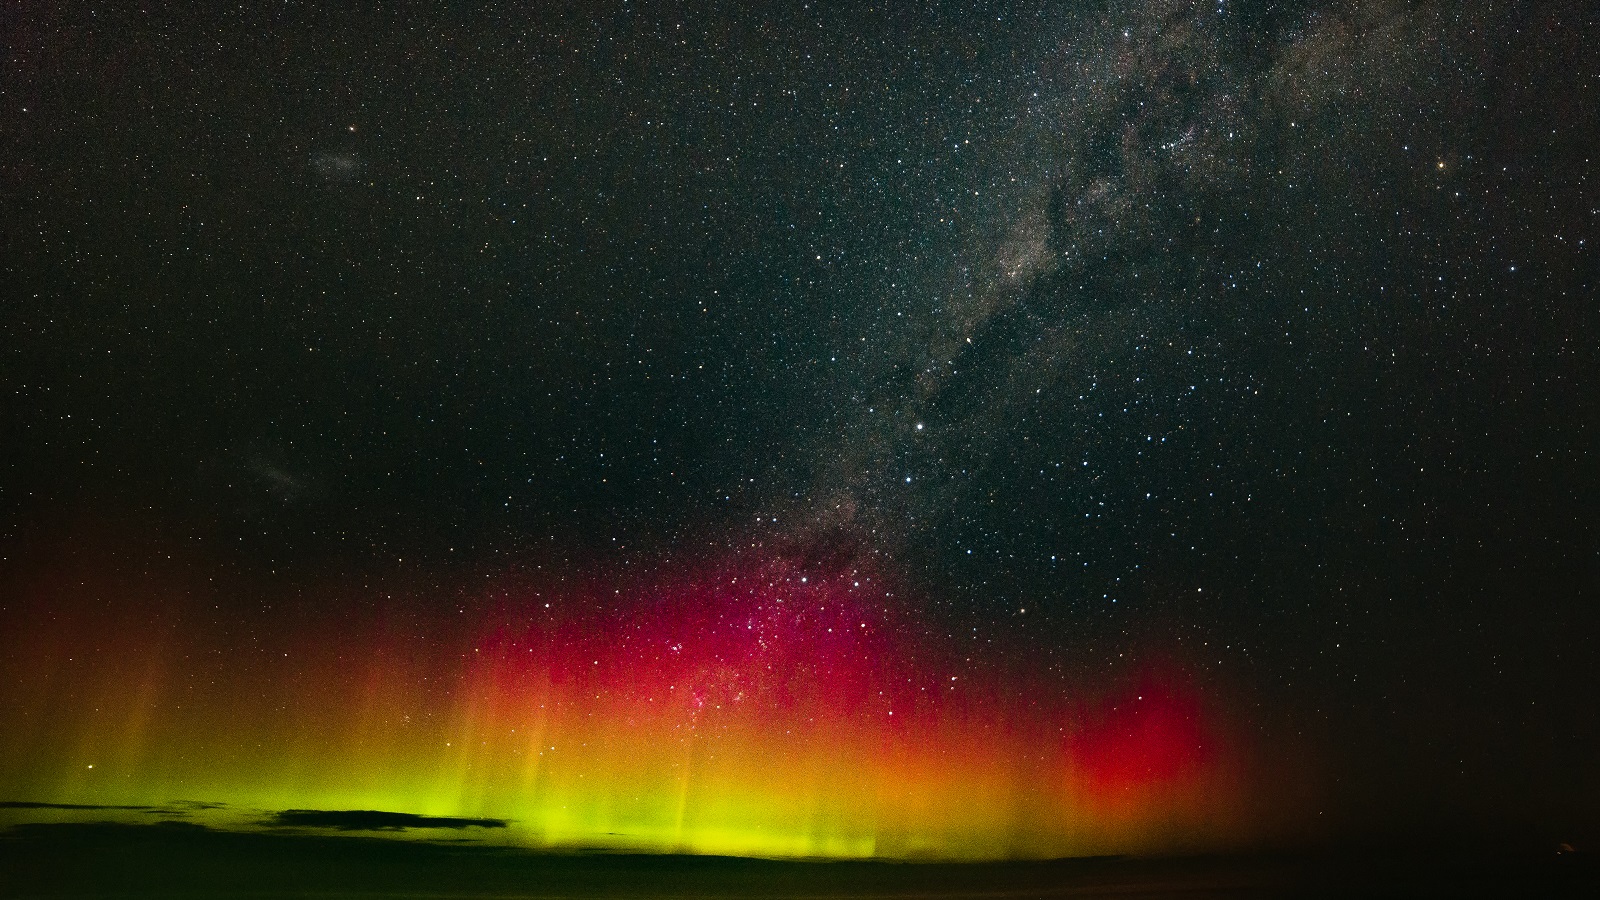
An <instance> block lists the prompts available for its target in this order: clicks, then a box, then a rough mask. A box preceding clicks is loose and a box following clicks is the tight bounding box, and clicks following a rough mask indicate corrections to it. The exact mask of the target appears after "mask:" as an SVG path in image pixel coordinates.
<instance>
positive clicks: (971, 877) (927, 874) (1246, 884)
mask: <svg viewBox="0 0 1600 900" xmlns="http://www.w3.org/2000/svg"><path fill="white" fill-rule="evenodd" d="M0 896H5V897H157V896H159V897H179V898H190V897H261V898H267V897H371V898H378V897H394V898H445V897H452V898H507V900H509V898H575V900H576V898H591V897H592V898H640V900H643V898H652V897H666V898H690V897H706V898H741V897H750V898H819V900H820V898H886V897H892V898H960V897H988V898H1000V897H1007V898H1009V897H1018V898H1025V897H1102V896H1105V897H1119V898H1156V897H1186V898H1199V897H1600V866H1597V865H1596V863H1595V860H1593V859H1590V858H1587V857H1584V856H1581V855H1566V856H1559V855H1556V854H1554V853H1551V854H1549V855H1505V856H1496V855H1493V854H1485V853H1481V852H1479V853H1472V854H1444V853H1430V854H1425V855H1418V854H1403V853H1394V852H1389V853H1370V852H1368V853H1338V854H1335V853H1323V854H1310V855H1276V856H1235V857H1186V858H1166V859H1132V858H1099V859H1076V860H1059V861H1053V862H1018V863H998V864H993V863H983V864H947V863H938V864H930V863H886V862H792V861H790V862H777V861H768V860H748V859H731V858H724V857H693V856H632V855H601V854H591V855H558V854H548V853H529V852H523V851H510V850H504V849H497V848H488V847H478V846H472V845H466V844H455V845H451V844H437V843H419V842H409V841H392V840H381V839H370V838H356V837H321V836H303V835H284V834H259V833H232V832H219V831H210V830H206V829H202V828H198V827H195V826H172V827H157V826H126V825H29V826H19V827H17V828H14V829H12V830H10V831H8V832H4V833H0Z"/></svg>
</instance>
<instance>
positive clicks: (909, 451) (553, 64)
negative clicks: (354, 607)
mask: <svg viewBox="0 0 1600 900" xmlns="http://www.w3.org/2000/svg"><path fill="white" fill-rule="evenodd" d="M3 16H4V17H3V18H0V30H3V31H4V32H5V33H6V34H7V35H8V38H7V40H6V47H5V59H4V75H3V76H0V82H3V88H0V209H3V212H4V214H3V216H0V279H3V281H0V284H3V291H4V294H5V297H6V299H5V300H4V301H3V303H0V334H3V335H4V336H5V340H4V347H3V350H0V384H3V385H4V396H5V398H6V399H5V401H4V403H3V404H0V434H4V435H5V451H4V453H3V454H0V541H4V543H5V545H6V547H7V548H8V549H7V552H6V554H5V555H6V556H7V557H8V559H7V565H8V566H10V567H12V569H13V570H14V571H15V570H18V569H26V568H27V566H28V565H29V558H30V554H34V553H36V552H38V548H39V547H41V546H43V545H46V544H49V543H50V542H51V541H56V540H67V539H68V538H63V537H62V535H72V534H76V533H78V532H79V531H81V530H82V529H84V528H85V527H86V524H85V523H96V522H102V521H115V522H118V523H124V524H123V526H121V527H127V528H131V529H134V530H147V531H148V532H149V533H151V534H153V535H156V537H154V538H152V539H151V540H152V545H153V546H155V547H156V548H158V549H157V550H151V551H149V552H150V553H152V554H157V553H159V548H161V547H162V546H169V547H170V548H175V549H177V550H179V551H181V552H182V553H183V554H187V555H189V556H198V557H203V558H204V559H206V560H207V561H208V563H207V564H208V565H211V566H213V567H215V568H216V570H217V571H219V572H227V573H229V577H236V578H240V579H244V580H246V581H250V580H258V581H264V582H271V583H280V582H290V583H295V582H299V581H305V582H314V581H315V580H316V579H318V578H321V577H324V576H328V575H332V574H336V573H348V572H351V571H360V572H367V573H377V574H376V575H375V577H379V578H383V577H398V576H394V575H392V574H390V575H386V574H385V573H394V572H402V571H403V572H410V573H415V572H417V571H422V572H426V573H428V574H427V575H426V577H427V578H430V579H434V580H435V581H437V582H438V583H441V584H454V583H457V582H459V581H463V580H464V579H466V578H467V577H469V575H470V576H474V577H476V576H479V575H481V573H484V572H499V571H504V570H506V569H508V568H516V567H518V566H523V565H532V564H534V563H535V562H537V563H538V564H542V565H551V564H562V563H564V562H570V561H572V560H581V561H583V564H584V565H586V566H594V565H602V566H613V567H614V566H623V565H627V564H631V561H635V560H643V559H653V558H657V557H660V556H672V555H678V556H682V555H685V554H691V553H694V552H698V548H702V547H718V546H730V547H731V546H734V545H740V544H744V543H748V542H750V541H752V540H756V541H770V542H774V543H781V544H784V545H785V546H796V545H798V546H804V547H833V546H837V545H841V544H842V545H847V546H849V547H851V548H854V550H853V551H852V552H863V553H873V554H879V555H882V556H884V557H885V558H887V559H892V560H893V561H894V565H895V566H896V567H898V569H899V570H900V571H903V572H905V573H907V577H908V579H909V580H910V581H911V582H913V583H914V584H915V585H916V587H917V590H918V591H919V593H920V595H921V596H926V597H927V598H929V603H930V612H929V616H930V619H931V622H932V624H930V625H929V627H930V628H935V629H942V630H947V631H949V632H951V633H962V632H964V631H965V630H967V629H969V628H971V627H974V626H977V625H981V626H983V627H984V628H986V629H994V630H998V631H999V632H1002V633H1004V634H1024V633H1025V634H1026V638H1025V639H1023V638H1018V639H1017V640H1018V641H1019V642H1023V643H1025V644H1026V645H1027V646H1030V647H1037V646H1041V645H1048V646H1051V647H1054V648H1060V649H1063V651H1064V652H1065V653H1067V654H1068V655H1071V654H1073V653H1076V654H1077V656H1074V657H1073V658H1075V659H1085V660H1087V659H1090V654H1092V653H1093V652H1109V651H1108V650H1106V649H1105V648H1108V647H1109V648H1112V649H1117V648H1119V647H1122V646H1124V643H1125V642H1127V641H1129V640H1132V639H1133V638H1132V636H1134V635H1143V634H1148V633H1152V632H1154V633H1160V634H1162V635H1166V636H1167V637H1169V638H1171V639H1175V640H1179V641H1187V642H1189V645H1190V646H1197V645H1198V646H1204V647H1206V648H1207V649H1206V650H1205V651H1204V654H1203V655H1204V656H1205V657H1206V658H1207V660H1208V661H1207V663H1206V664H1207V665H1213V664H1214V665H1215V667H1216V668H1217V669H1218V670H1219V671H1222V672H1226V673H1228V677H1230V678H1233V679H1237V680H1239V681H1241V682H1242V683H1244V684H1246V685H1248V686H1249V690H1250V691H1251V692H1252V696H1256V697H1258V698H1260V700H1259V702H1261V703H1262V704H1264V705H1265V706H1266V708H1268V709H1270V710H1272V712H1271V718H1272V721H1273V722H1274V723H1276V724H1274V726H1273V727H1274V728H1281V729H1283V730H1284V731H1285V732H1287V731H1290V730H1296V729H1302V730H1304V729H1309V730H1312V731H1314V732H1315V733H1316V734H1317V735H1318V739H1319V740H1320V741H1323V742H1324V743H1325V744H1326V745H1327V746H1328V747H1329V748H1330V750H1329V752H1330V756H1331V757H1332V758H1333V760H1334V761H1333V762H1332V763H1331V769H1330V771H1331V773H1332V774H1331V775H1330V776H1329V777H1330V780H1331V781H1332V782H1333V783H1335V784H1336V785H1337V786H1336V787H1335V788H1334V792H1335V795H1336V796H1339V797H1341V798H1342V803H1343V804H1344V807H1345V809H1346V812H1347V814H1348V815H1349V817H1350V819H1351V821H1354V822H1361V823H1367V822H1374V821H1378V820H1380V819H1382V820H1384V821H1386V822H1387V821H1389V820H1390V819H1392V820H1394V821H1399V822H1402V823H1411V822H1416V821H1426V822H1428V823H1430V827H1433V826H1435V825H1438V824H1439V823H1443V822H1451V821H1456V822H1459V821H1463V820H1468V821H1470V822H1471V823H1472V825H1473V827H1484V828H1488V829H1490V830H1494V829H1501V828H1511V829H1525V828H1529V827H1531V828H1534V829H1555V830H1559V828H1566V829H1568V830H1572V829H1583V828H1588V829H1594V827H1595V822H1596V819H1595V812H1596V810H1597V809H1600V773H1597V770H1596V769H1595V766H1594V760H1595V759H1596V751H1597V750H1600V717H1597V715H1596V712H1595V707H1594V704H1593V698H1592V684H1593V682H1594V675H1595V672H1596V665H1595V664H1596V661H1597V660H1596V650H1595V639H1596V638H1597V637H1600V617H1597V613H1596V611H1595V606H1594V604H1595V601H1596V600H1597V599H1600V598H1597V596H1596V591H1597V587H1600V582H1597V579H1600V567H1597V559H1596V553H1597V550H1600V547H1597V543H1596V540H1597V538H1596V517H1595V510H1596V508H1597V506H1596V502H1597V500H1600V498H1597V495H1596V487H1597V473H1600V466H1597V460H1596V457H1595V450H1594V446H1593V441H1594V436H1595V433H1596V422H1597V419H1596V414H1597V402H1596V387H1597V383H1596V382H1597V379H1596V377H1595V374H1594V373H1595V371H1596V365H1597V363H1600V359H1597V353H1596V346H1597V344H1596V342H1597V339H1600V331H1597V327H1596V326H1597V312H1596V303H1595V295H1594V290H1595V276H1596V271H1597V268H1596V264H1595V259H1596V255H1595V254H1596V249H1597V248H1596V246H1595V243H1596V241H1597V240H1600V235H1597V217H1600V212H1597V209H1600V198H1597V196H1596V185H1595V180H1594V175H1593V172H1594V157H1593V153H1594V147H1595V141H1594V138H1595V133H1596V127H1595V123H1596V122H1600V94H1597V92H1600V71H1597V67H1596V64H1595V62H1596V61H1595V54H1594V53H1593V51H1592V50H1590V49H1589V48H1591V47H1593V46H1595V45H1596V43H1597V42H1600V28H1597V22H1596V13H1595V11H1594V9H1593V8H1592V7H1591V6H1590V5H1588V4H1584V3H1579V2H1550V3H1535V4H1522V3H1490V2H1469V3H1435V2H1404V0H1375V2H1368V3H1360V4H1341V3H1313V2H1280V3H1234V2H1226V3H1222V2H1215V0H1206V2H1197V3H1189V2H1178V0H1148V2H1126V3H1082V4H1052V3H1008V4H985V3H952V4H917V5H914V6H907V5H899V4H894V5H890V6H889V7H888V8H871V9H869V8H864V7H862V6H860V5H857V4H850V5H839V6H826V5H822V4H793V5H785V6H783V7H782V8H780V9H767V8H761V9H747V10H736V9H734V8H731V7H730V8H726V9H714V8H711V7H710V6H708V5H706V4H684V5H681V6H680V5H676V4H652V3H609V4H579V5H572V4H531V5H511V6H510V7H509V8H495V9H489V10H484V9H477V8H468V7H465V6H462V7H456V8H451V9H448V10H441V9H439V8H435V7H432V6H428V5H398V6H390V5H385V6H381V7H379V6H372V7H370V8H364V9H362V10H359V11H351V10H343V9H340V10H334V9H330V8H326V7H322V6H318V5H310V6H301V5H298V4H245V5H244V6H243V7H242V8H235V7H230V8H222V7H220V6H218V5H215V4H192V5H176V6H168V5H157V6H149V7H146V8H139V7H137V6H129V5H122V6H118V7H116V8H113V7H112V6H111V5H105V4H83V5H74V4H61V5H51V6H50V7H49V8H39V7H38V6H37V5H35V4H26V5H24V4H10V5H8V6H7V8H6V10H5V12H4V14H3ZM596 560H601V561H602V562H598V563H597V562H596ZM606 561H609V562H606ZM118 564H119V565H128V566H131V567H138V566H139V565H141V563H140V562H138V560H136V559H133V560H130V561H124V562H122V563H118ZM241 602H242V601H241ZM439 602H441V603H448V602H453V601H452V600H450V599H449V597H448V596H447V597H446V598H445V599H443V600H441V601H439ZM1021 609H1028V613H1027V616H1029V618H1028V619H1027V620H1026V628H1025V629H1024V625H1023V624H1022V621H1023V620H1022V619H1021V615H1022V614H1021V613H1020V612H1019V610H1021ZM1174 636H1176V637H1174ZM997 646H1002V647H1009V646H1016V644H1015V643H1009V644H1008V643H1006V642H1005V641H1002V642H1001V644H999V645H997ZM1217 647H1220V648H1221V649H1220V650H1218V649H1215V648H1217ZM1090 648H1099V649H1098V650H1093V651H1091V649H1090ZM996 652H1004V651H996ZM1213 654H1214V655H1213ZM1082 665H1084V666H1089V665H1091V663H1090V662H1084V663H1082ZM1374 809H1381V810H1382V811H1383V812H1382V814H1381V815H1380V814H1378V813H1373V812H1372V810H1374ZM1552 823H1554V824H1552ZM1386 827H1388V826H1386Z"/></svg>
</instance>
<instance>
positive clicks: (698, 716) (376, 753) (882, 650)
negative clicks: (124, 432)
mask: <svg viewBox="0 0 1600 900" xmlns="http://www.w3.org/2000/svg"><path fill="white" fill-rule="evenodd" d="M125 587H126V586H125V585H124V586H119V585H118V584H116V583H113V582H111V581H100V582H95V581H94V580H92V579H89V578H87V577H80V576H76V575H74V576H60V575H58V576H57V577H55V578H54V579H53V580H50V581H42V582H39V583H37V584H34V585H33V586H32V588H30V590H31V591H32V593H33V596H32V598H31V601H30V602H29V603H28V604H25V605H24V606H23V607H21V608H23V609H26V610H30V611H31V612H29V613H26V614H23V615H21V616H16V609H13V611H12V614H13V616H14V617H16V618H17V622H16V624H17V626H18V628H17V629H15V630H13V631H12V636H11V638H10V640H9V641H8V643H9V644H10V646H9V647H8V648H7V655H8V658H9V660H10V661H9V662H7V663H4V664H3V666H4V675H5V676H6V678H7V681H6V685H7V687H6V689H5V691H4V694H3V696H0V701H3V703H4V709H3V712H4V713H5V714H6V716H7V718H8V720H10V721H11V722H13V723H17V727H15V728H13V729H9V731H10V734H9V736H7V737H0V751H3V753H0V759H3V760H4V761H0V792H3V795H4V796H0V799H16V800H29V801H49V802H61V803H91V804H163V803H171V802H174V801H179V800H191V801H216V802H220V803H223V804H227V807H226V808H227V809H233V810H236V811H237V810H256V811H270V810H283V809H380V810H397V811H405V812H411V813H418V814H423V815H430V816H464V817H493V818H500V819H505V820H508V821H509V822H510V827H508V828H506V829H504V830H502V831H499V832H496V833H495V834H492V835H487V837H488V839H490V840H497V841H502V842H507V843H515V844H522V845H527V846H534V847H598V848H615V849H629V850H640V851H647V852H695V853H725V854H744V855H760V856H824V857H891V858H945V859H979V858H1006V857H1050V856H1066V855H1079V854H1092V853H1113V852H1156V851H1164V850H1172V849H1182V848H1187V847H1207V846H1218V845H1226V844H1228V843H1229V842H1231V841H1234V840H1237V839H1238V838H1239V836H1240V835H1241V834H1242V829H1243V828H1244V826H1245V818H1246V817H1245V810H1244V807H1245V804H1246V797H1245V794H1244V783H1243V781H1242V774H1243V769H1242V762H1241V758H1240V756H1239V754H1238V753H1237V752H1235V750H1236V748H1237V740H1236V737H1235V736H1232V735H1230V734H1229V733H1228V728H1227V726H1226V725H1225V724H1224V723H1225V718H1224V717H1222V716H1220V715H1219V714H1218V709H1217V706H1216V703H1215V700H1214V699H1213V700H1207V699H1205V695H1204V694H1203V693H1202V692H1200V691H1199V690H1198V689H1197V688H1196V687H1195V686H1194V685H1193V684H1192V683H1190V682H1189V681H1188V680H1187V679H1186V678H1185V676H1184V675H1183V671H1182V669H1181V667H1178V666H1176V665H1170V664H1169V665H1163V666H1155V665H1152V666H1146V667H1143V668H1135V669H1131V670H1129V671H1128V672H1124V673H1122V674H1120V675H1117V676H1114V677H1113V676H1108V677H1107V678H1106V679H1105V680H1104V683H1098V684H1078V685H1064V684H1063V683H1062V681H1061V679H1060V678H1051V677H1047V675H1048V673H1027V674H1021V675H1019V674H1017V673H1016V672H1009V673H1001V672H1000V671H998V670H997V668H996V667H995V666H993V665H988V664H986V663H985V661H984V660H982V659H980V658H975V657H974V656H973V655H972V654H971V651H966V652H961V651H960V650H959V648H958V646H957V644H956V643H955V642H954V641H953V639H951V638H950V637H949V636H947V635H941V634H938V633H935V632H932V631H930V630H928V629H927V627H926V626H925V625H924V623H923V622H922V621H920V620H919V618H918V617H917V616H914V615H910V614H908V613H906V612H905V610H906V609H907V606H906V605H905V604H903V603H902V602H900V601H899V600H897V599H895V598H894V597H893V594H894V592H893V591H892V590H888V589H885V588H884V587H882V586H881V584H880V582H879V579H878V578H877V576H876V575H875V574H874V573H870V572H864V571H861V570H859V569H844V570H840V571H833V572H818V571H814V570H804V569H802V568H801V567H800V566H798V565H796V564H794V563H792V562H790V561H786V560H784V559H781V558H778V559H765V560H760V561H756V562H754V563H751V562H747V561H738V560H735V561H733V562H731V563H728V564H725V565H722V566H720V567H717V568H715V569H714V570H712V571H710V573H709V574H705V575H696V576H690V577H680V578H677V579H659V580H658V581H656V582H655V583H653V584H648V585H646V586H645V587H641V588H635V591H636V593H635V595H633V596H625V595H624V592H623V591H622V589H620V588H609V590H608V589H606V588H600V587H595V586H593V585H591V586H588V587H582V588H573V587H570V586H568V587H565V588H561V587H558V588H556V589H551V588H550V587H548V586H546V587H537V588H535V587H525V586H516V585H510V584H509V583H508V584H507V585H503V586H500V587H496V588H493V589H490V590H489V591H487V592H486V594H485V596H488V597H491V598H492V599H489V600H481V601H477V602H473V603H470V604H469V603H463V604H461V605H460V606H459V607H458V608H456V609H454V610H452V611H451V612H449V613H439V612H437V611H436V609H437V608H436V607H429V608H430V609H432V610H435V611H431V612H428V613H426V614H417V615H413V616H407V615H402V614H400V613H397V612H395V609H396V608H398V607H396V608H390V607H388V606H384V605H381V604H373V605H371V606H370V607H368V608H369V610H371V613H370V614H369V615H365V616H364V617H355V616H353V615H352V614H351V613H350V612H349V611H348V609H347V608H346V607H345V606H339V607H338V609H339V610H342V611H340V612H331V611H326V610H324V611H318V610H319V607H318V604H316V603H315V602H314V601H309V602H307V601H302V602H301V603H300V604H299V605H294V604H286V605H285V611H284V612H283V613H282V616H283V618H282V619H280V620H275V624H274V625H273V627H271V628H261V629H258V630H255V631H250V632H248V633H246V632H242V631H241V632H239V633H229V632H228V631H227V628H228V627H229V626H226V625H224V624H222V623H221V622H220V620H215V619H208V618H207V616H206V615H205V608H206V604H204V603H201V602H186V603H185V604H183V605H182V608H183V610H184V612H183V614H182V616H181V617H180V616H178V614H177V613H173V612H170V610H172V609H174V608H176V607H175V606H174V605H173V604H170V603H167V604H165V605H163V604H162V603H159V602H156V599H155V598H147V599H148V602H143V603H141V602H140V598H139V597H138V596H123V597H120V598H117V599H114V600H107V601H104V602H100V601H101V598H104V597H110V596H111V595H113V594H114V593H115V592H117V591H118V590H121V589H125ZM139 590H155V589H151V588H148V587H147V588H141V589H139ZM197 590H198V589H196V588H192V587H191V588H190V589H189V592H190V596H191V600H192V599H193V596H194V595H195V592H196V591H197ZM158 592H159V591H158ZM180 593H181V591H180ZM202 593H203V592H202ZM135 594H137V591H135ZM65 595H72V596H71V597H67V596H65ZM331 606H332V605H330V607H331ZM268 615H269V616H270V615H271V614H270V613H269V614H268ZM1069 688H1070V690H1069ZM208 815H210V816H211V817H212V819H213V820H215V821H217V822H221V821H222V819H223V818H225V816H224V813H221V812H217V813H211V814H208ZM257 818H259V816H257ZM199 820H200V821H206V820H207V819H206V816H205V815H202V816H201V817H200V819H199Z"/></svg>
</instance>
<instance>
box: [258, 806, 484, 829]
mask: <svg viewBox="0 0 1600 900" xmlns="http://www.w3.org/2000/svg"><path fill="white" fill-rule="evenodd" d="M266 824H268V825H272V826H275V827H279V828H334V829H338V830H339V831H402V830H404V829H407V828H504V827H506V824H507V823H506V820H504V819H464V818H457V817H454V816H419V815H417V814H415V813H399V812H381V811H379V810H373V809H347V810H324V809H286V810H284V811H282V812H279V813H275V814H273V816H272V818H271V819H269V820H268V821H267V823H266Z"/></svg>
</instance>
